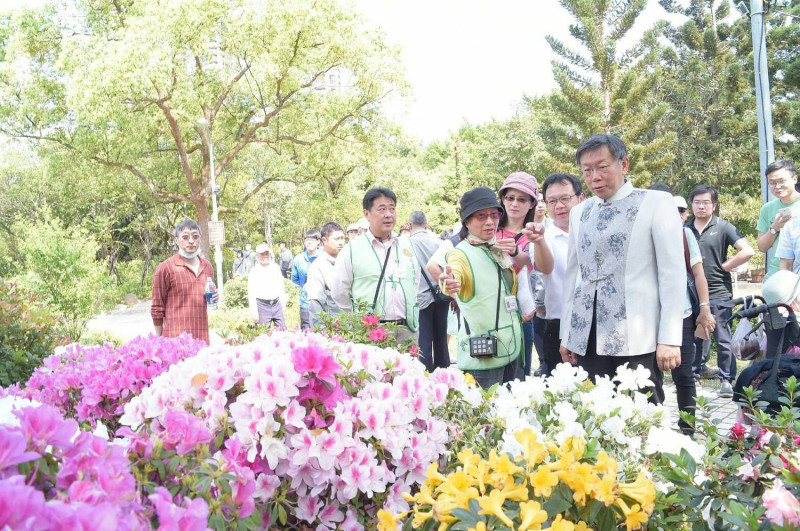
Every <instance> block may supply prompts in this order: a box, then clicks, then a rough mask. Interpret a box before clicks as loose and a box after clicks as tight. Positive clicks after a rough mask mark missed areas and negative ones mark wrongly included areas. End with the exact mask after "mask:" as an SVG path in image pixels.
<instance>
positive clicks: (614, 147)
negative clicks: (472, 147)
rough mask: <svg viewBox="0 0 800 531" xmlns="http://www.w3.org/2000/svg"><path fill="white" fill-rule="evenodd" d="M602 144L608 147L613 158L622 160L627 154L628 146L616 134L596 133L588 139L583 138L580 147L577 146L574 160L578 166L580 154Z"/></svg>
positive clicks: (598, 147) (597, 147)
mask: <svg viewBox="0 0 800 531" xmlns="http://www.w3.org/2000/svg"><path fill="white" fill-rule="evenodd" d="M603 146H605V147H607V148H608V150H609V151H610V152H611V155H613V156H614V160H622V159H624V158H625V157H627V156H628V148H627V147H626V146H625V142H623V141H622V140H621V139H620V138H619V137H618V136H614V135H606V134H596V135H592V136H591V137H589V139H588V140H585V141H584V142H583V144H581V147H579V148H578V152H577V153H576V154H575V161H576V162H577V163H578V166H580V165H581V155H583V154H584V153H585V152H587V151H594V150H595V149H600V148H601V147H603Z"/></svg>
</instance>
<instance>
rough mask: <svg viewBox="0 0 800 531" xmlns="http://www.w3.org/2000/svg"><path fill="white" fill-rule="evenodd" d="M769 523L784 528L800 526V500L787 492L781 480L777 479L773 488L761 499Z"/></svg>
mask: <svg viewBox="0 0 800 531" xmlns="http://www.w3.org/2000/svg"><path fill="white" fill-rule="evenodd" d="M761 500H762V502H763V503H764V507H766V509H767V512H766V513H765V514H766V516H767V518H769V521H770V522H772V523H773V524H777V525H782V526H787V527H788V526H792V527H796V526H798V525H800V500H798V499H797V498H796V497H795V496H794V495H793V494H792V493H791V492H790V491H789V490H787V489H786V488H785V487H784V486H783V483H782V482H781V480H779V479H776V480H775V483H774V484H773V486H772V488H770V489H769V490H767V491H766V492H764V495H763V496H762V497H761Z"/></svg>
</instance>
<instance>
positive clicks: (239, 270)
mask: <svg viewBox="0 0 800 531" xmlns="http://www.w3.org/2000/svg"><path fill="white" fill-rule="evenodd" d="M246 265H247V264H246V263H245V260H244V253H243V252H242V250H241V249H239V250H238V251H236V258H235V259H234V260H233V269H232V271H231V273H232V275H233V276H234V277H242V276H244V275H246V274H247V273H245V269H246Z"/></svg>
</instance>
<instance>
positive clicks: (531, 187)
mask: <svg viewBox="0 0 800 531" xmlns="http://www.w3.org/2000/svg"><path fill="white" fill-rule="evenodd" d="M498 195H499V196H500V201H501V202H502V203H503V206H504V207H505V210H504V211H503V213H502V216H501V218H500V224H499V226H498V229H497V246H498V247H499V248H501V249H503V250H505V251H506V253H508V256H509V257H510V258H511V259H512V261H513V262H514V271H515V273H517V274H520V272H521V271H522V270H523V268H525V273H524V274H525V275H528V274H529V270H528V269H527V267H528V266H530V262H531V261H530V257H529V256H528V243H529V242H528V237H527V236H525V234H523V232H522V230H523V229H524V228H525V224H526V223H531V222H533V221H534V218H535V217H536V203H537V201H538V198H539V183H537V182H536V179H535V178H534V177H533V176H532V175H529V174H527V173H525V172H516V173H512V174H511V175H509V176H508V177H506V180H505V181H504V182H503V186H501V187H500V191H499V192H498ZM528 289H530V288H528ZM534 313H535V312H531V314H523V315H522V330H523V334H524V340H523V342H524V345H525V357H524V360H523V367H524V371H525V376H530V374H531V354H532V350H533V320H532V319H533V314H534Z"/></svg>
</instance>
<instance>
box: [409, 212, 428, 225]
mask: <svg viewBox="0 0 800 531" xmlns="http://www.w3.org/2000/svg"><path fill="white" fill-rule="evenodd" d="M408 222H409V223H411V225H413V226H414V227H424V226H426V225H427V224H428V218H426V217H425V213H424V212H421V211H419V210H415V211H414V212H412V213H411V215H410V216H408Z"/></svg>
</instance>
